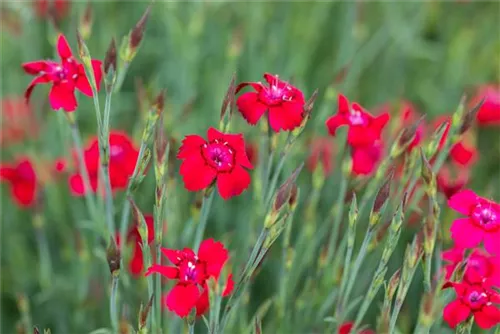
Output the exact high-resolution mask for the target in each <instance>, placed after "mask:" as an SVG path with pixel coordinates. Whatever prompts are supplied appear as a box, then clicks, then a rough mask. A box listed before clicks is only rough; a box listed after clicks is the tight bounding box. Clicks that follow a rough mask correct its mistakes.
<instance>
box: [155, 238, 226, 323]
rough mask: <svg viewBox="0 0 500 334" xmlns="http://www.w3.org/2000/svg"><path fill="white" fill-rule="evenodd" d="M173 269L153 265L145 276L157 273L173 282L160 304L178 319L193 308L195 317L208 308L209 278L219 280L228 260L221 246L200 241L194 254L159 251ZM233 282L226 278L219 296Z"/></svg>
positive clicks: (167, 250) (191, 251) (224, 249)
mask: <svg viewBox="0 0 500 334" xmlns="http://www.w3.org/2000/svg"><path fill="white" fill-rule="evenodd" d="M161 251H162V253H163V255H165V256H166V257H167V258H168V259H169V261H170V262H172V264H173V266H162V265H158V264H153V265H152V266H151V267H150V268H148V270H147V272H146V276H148V275H151V274H153V273H157V274H160V275H163V276H165V277H167V278H168V279H172V280H176V284H175V286H174V287H173V288H172V290H170V292H169V293H168V294H167V295H166V296H165V299H164V304H165V306H167V308H168V309H169V310H170V311H172V312H175V313H176V314H177V315H178V316H180V317H185V316H187V315H188V314H189V312H190V311H191V310H192V309H193V308H196V314H197V315H198V316H200V315H202V314H203V313H205V312H206V310H207V309H208V307H209V299H208V286H207V280H208V279H209V278H211V277H212V278H214V279H215V280H218V279H219V275H220V273H221V270H222V268H223V266H224V264H225V263H226V261H227V260H228V258H229V254H228V251H227V249H226V248H224V245H223V244H222V243H221V242H216V241H214V240H213V239H207V240H204V241H203V242H202V243H201V245H200V249H199V250H198V254H195V252H194V251H193V250H191V249H189V248H184V249H183V250H174V249H167V248H162V249H161ZM233 285H234V282H233V281H232V277H231V275H229V276H228V279H227V285H226V287H225V289H224V291H223V292H222V296H227V295H229V294H230V293H231V292H232V289H233Z"/></svg>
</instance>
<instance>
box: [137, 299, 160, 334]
mask: <svg viewBox="0 0 500 334" xmlns="http://www.w3.org/2000/svg"><path fill="white" fill-rule="evenodd" d="M157 298H159V297H157ZM152 306H153V295H151V297H150V298H149V301H148V303H147V304H146V307H143V305H142V303H141V306H140V309H139V331H142V330H143V329H144V328H146V325H147V320H148V315H149V311H150V310H151V307H152Z"/></svg>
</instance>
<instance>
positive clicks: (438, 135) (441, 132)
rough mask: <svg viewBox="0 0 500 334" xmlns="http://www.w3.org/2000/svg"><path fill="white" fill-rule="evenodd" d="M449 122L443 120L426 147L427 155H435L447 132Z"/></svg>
mask: <svg viewBox="0 0 500 334" xmlns="http://www.w3.org/2000/svg"><path fill="white" fill-rule="evenodd" d="M449 126H450V125H449V122H448V121H446V122H443V123H442V124H441V125H439V127H438V128H437V129H436V131H434V132H433V133H432V135H431V140H430V141H429V144H427V147H426V149H425V153H426V156H428V157H433V156H434V155H435V154H436V152H437V151H438V149H439V148H440V147H441V142H442V140H443V138H444V136H445V135H446V133H447V129H448V127H449Z"/></svg>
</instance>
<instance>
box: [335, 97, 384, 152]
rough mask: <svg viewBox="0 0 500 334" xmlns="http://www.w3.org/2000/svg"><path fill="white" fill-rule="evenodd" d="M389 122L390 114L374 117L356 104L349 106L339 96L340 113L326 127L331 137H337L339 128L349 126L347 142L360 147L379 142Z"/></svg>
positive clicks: (345, 100) (344, 99)
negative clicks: (336, 133)
mask: <svg viewBox="0 0 500 334" xmlns="http://www.w3.org/2000/svg"><path fill="white" fill-rule="evenodd" d="M388 121H389V114H388V113H383V114H381V115H379V116H377V117H374V116H373V115H371V114H370V113H369V112H367V111H366V110H364V109H363V108H362V107H361V106H360V105H359V104H358V103H356V102H354V103H352V105H351V106H349V101H348V100H347V98H346V97H345V96H344V95H342V94H339V96H338V112H337V114H335V115H333V116H332V117H330V118H329V119H328V120H327V121H326V127H327V128H328V132H329V133H330V135H332V136H335V132H336V131H337V129H338V128H339V127H341V126H343V125H347V126H349V131H348V133H347V142H348V143H349V145H351V146H354V147H359V146H368V145H372V144H373V143H374V142H375V141H377V140H379V139H380V136H381V134H382V130H383V129H384V127H385V125H386V124H387V122H388Z"/></svg>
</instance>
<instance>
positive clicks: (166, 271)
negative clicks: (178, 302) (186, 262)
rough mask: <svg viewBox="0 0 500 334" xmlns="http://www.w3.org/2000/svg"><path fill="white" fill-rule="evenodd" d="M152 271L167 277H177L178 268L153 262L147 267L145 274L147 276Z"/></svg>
mask: <svg viewBox="0 0 500 334" xmlns="http://www.w3.org/2000/svg"><path fill="white" fill-rule="evenodd" d="M153 273H155V274H160V275H163V276H165V277H166V278H168V279H176V278H179V269H177V268H176V267H170V266H160V265H159V264H153V265H152V266H151V267H149V268H148V270H147V271H146V274H145V276H149V275H151V274H153Z"/></svg>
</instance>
